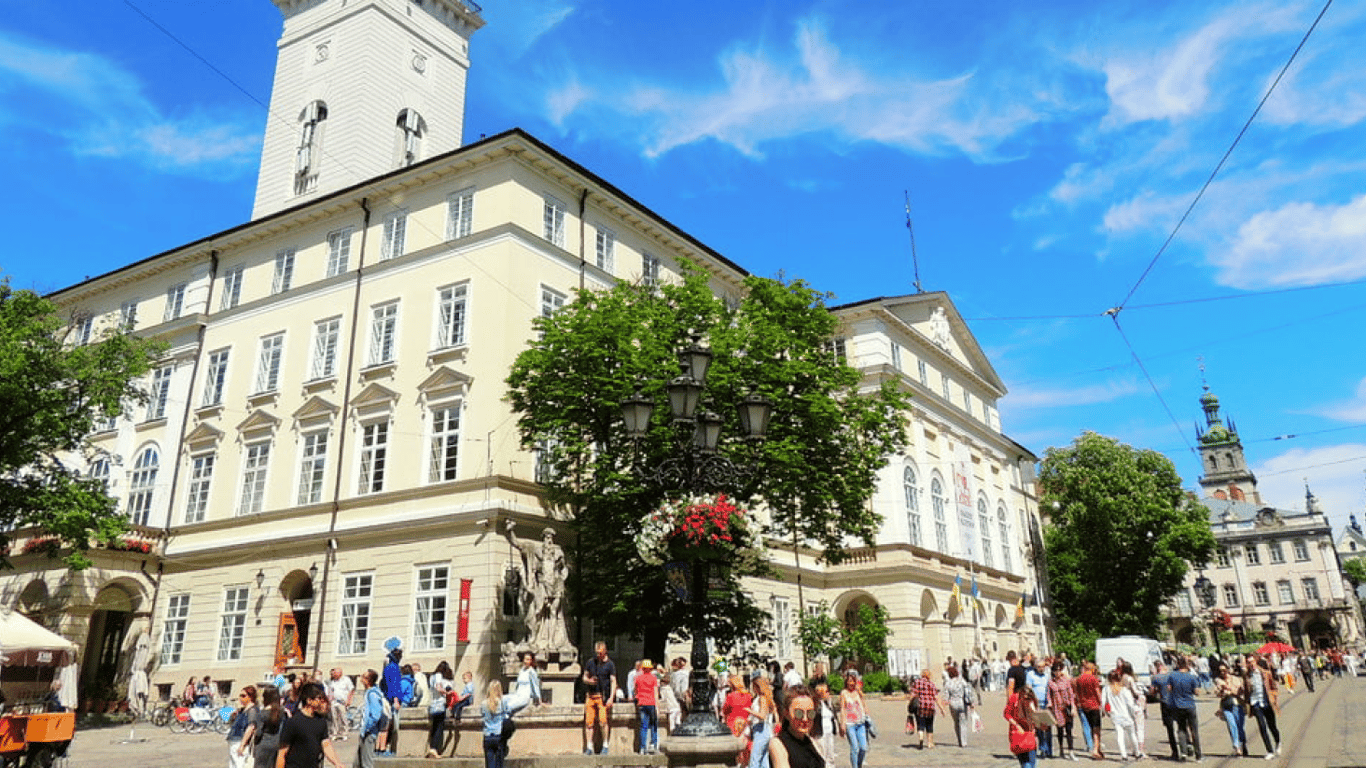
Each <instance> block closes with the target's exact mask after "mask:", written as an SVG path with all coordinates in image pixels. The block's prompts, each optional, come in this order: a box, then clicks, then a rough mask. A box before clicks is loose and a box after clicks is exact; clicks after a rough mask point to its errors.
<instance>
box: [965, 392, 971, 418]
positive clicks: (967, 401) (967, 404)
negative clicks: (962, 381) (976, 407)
mask: <svg viewBox="0 0 1366 768" xmlns="http://www.w3.org/2000/svg"><path fill="white" fill-rule="evenodd" d="M963 410H964V411H967V413H968V415H969V416H971V415H972V393H971V392H969V391H967V390H966V389H965V390H963Z"/></svg>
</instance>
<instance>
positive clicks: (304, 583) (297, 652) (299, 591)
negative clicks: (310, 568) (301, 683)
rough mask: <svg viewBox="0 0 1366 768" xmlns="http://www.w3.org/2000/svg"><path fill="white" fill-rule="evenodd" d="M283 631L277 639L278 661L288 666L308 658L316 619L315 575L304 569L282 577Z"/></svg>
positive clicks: (279, 632)
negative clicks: (314, 615) (311, 627)
mask: <svg viewBox="0 0 1366 768" xmlns="http://www.w3.org/2000/svg"><path fill="white" fill-rule="evenodd" d="M280 598H281V599H282V600H283V601H284V610H283V611H281V613H280V625H279V631H278V633H277V634H276V641H275V663H276V664H279V665H283V666H286V667H289V666H297V665H301V664H306V663H307V661H308V654H309V650H308V638H309V634H308V633H309V627H310V626H311V625H312V618H313V577H312V576H310V575H309V574H308V573H306V572H304V571H300V570H294V571H290V572H289V573H287V574H285V577H284V578H283V579H281V580H280Z"/></svg>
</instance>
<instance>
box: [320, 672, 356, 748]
mask: <svg viewBox="0 0 1366 768" xmlns="http://www.w3.org/2000/svg"><path fill="white" fill-rule="evenodd" d="M328 674H329V676H330V679H329V680H328V681H327V698H328V701H329V702H330V705H331V706H330V714H331V718H330V720H329V722H328V727H329V730H328V735H329V738H331V739H332V740H333V741H343V740H345V739H346V710H347V708H348V707H350V706H351V697H352V695H354V694H355V692H356V685H355V683H352V682H351V678H349V677H347V676H346V675H345V674H343V673H342V670H341V667H333V668H332V671H331V672H329V673H328Z"/></svg>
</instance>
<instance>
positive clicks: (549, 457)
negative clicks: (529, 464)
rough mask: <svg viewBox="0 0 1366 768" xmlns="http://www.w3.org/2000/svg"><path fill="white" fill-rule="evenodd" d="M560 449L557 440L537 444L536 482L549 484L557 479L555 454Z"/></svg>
mask: <svg viewBox="0 0 1366 768" xmlns="http://www.w3.org/2000/svg"><path fill="white" fill-rule="evenodd" d="M558 447H559V441H557V440H542V441H540V442H539V443H537V444H536V469H535V480H536V482H538V483H548V482H550V481H552V480H554V479H555V478H556V477H557V474H558V473H557V472H556V471H555V463H554V462H555V452H556V449H557V448H558Z"/></svg>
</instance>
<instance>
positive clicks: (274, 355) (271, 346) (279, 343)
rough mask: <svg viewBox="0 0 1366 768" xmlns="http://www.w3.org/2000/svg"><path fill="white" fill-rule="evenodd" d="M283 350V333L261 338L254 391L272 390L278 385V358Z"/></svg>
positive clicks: (282, 353)
mask: <svg viewBox="0 0 1366 768" xmlns="http://www.w3.org/2000/svg"><path fill="white" fill-rule="evenodd" d="M284 351H285V335H284V334H283V333H277V334H274V335H271V336H266V337H265V338H263V339H261V350H260V353H259V354H258V355H257V356H256V389H255V390H254V391H255V392H256V393H261V392H274V391H275V390H276V389H277V388H279V386H280V360H281V358H282V356H283V355H284Z"/></svg>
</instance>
